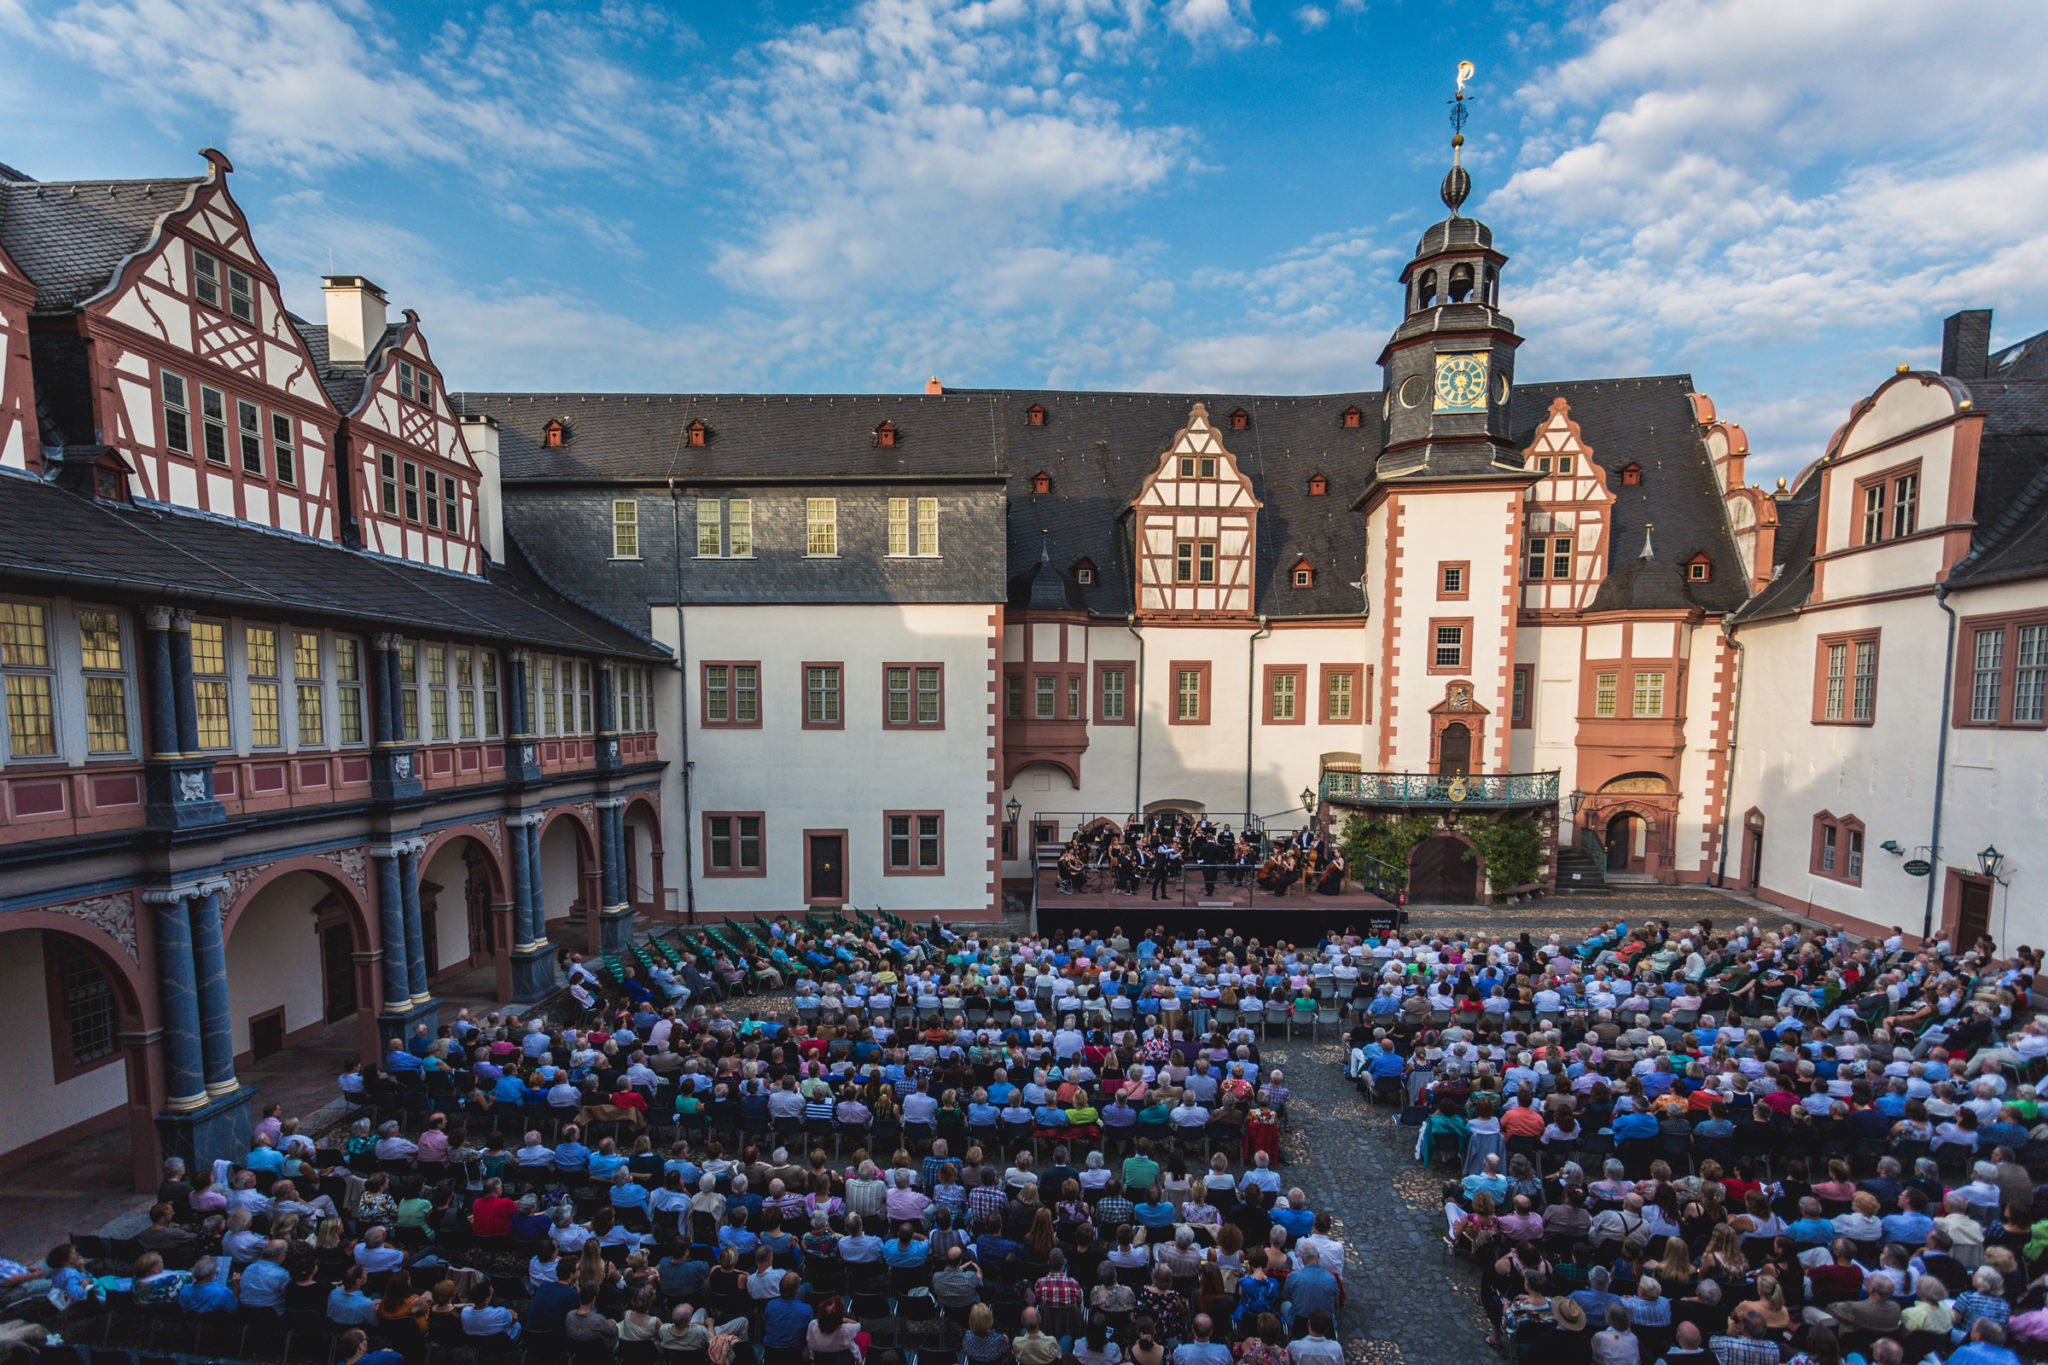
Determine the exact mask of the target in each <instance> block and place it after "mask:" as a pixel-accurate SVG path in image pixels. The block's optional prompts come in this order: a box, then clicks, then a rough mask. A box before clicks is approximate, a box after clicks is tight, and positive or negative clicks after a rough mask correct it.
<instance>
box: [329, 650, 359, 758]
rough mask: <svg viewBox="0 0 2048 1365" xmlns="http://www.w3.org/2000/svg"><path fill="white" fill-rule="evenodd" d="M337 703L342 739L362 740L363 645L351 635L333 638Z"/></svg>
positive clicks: (345, 742) (348, 740) (335, 703)
mask: <svg viewBox="0 0 2048 1365" xmlns="http://www.w3.org/2000/svg"><path fill="white" fill-rule="evenodd" d="M334 683H335V687H334V705H335V712H336V714H337V716H338V717H339V719H340V723H341V742H342V743H343V744H361V743H362V742H363V738H364V736H363V645H362V642H361V641H360V640H357V639H354V638H352V637H349V636H336V637H335V640H334Z"/></svg>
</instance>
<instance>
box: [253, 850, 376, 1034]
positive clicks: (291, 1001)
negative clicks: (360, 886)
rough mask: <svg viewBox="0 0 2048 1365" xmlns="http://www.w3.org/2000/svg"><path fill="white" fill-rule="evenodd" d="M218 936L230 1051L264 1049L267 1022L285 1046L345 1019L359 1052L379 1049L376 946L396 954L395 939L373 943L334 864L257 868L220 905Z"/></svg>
mask: <svg viewBox="0 0 2048 1365" xmlns="http://www.w3.org/2000/svg"><path fill="white" fill-rule="evenodd" d="M222 933H223V935H224V937H225V944H226V953H227V966H228V1003H229V1023H230V1026H231V1028H232V1030H233V1035H234V1049H235V1055H236V1056H237V1058H249V1057H251V1056H252V1055H253V1054H254V1053H256V1052H257V1051H259V1050H261V1051H265V1052H267V1051H268V1050H269V1043H270V1041H271V1039H272V1038H273V1037H275V1036H276V1035H274V1034H272V1033H271V1032H270V1030H272V1029H273V1028H274V1027H275V1028H277V1029H279V1030H280V1031H281V1035H282V1036H281V1038H279V1039H278V1041H279V1043H280V1045H282V1046H289V1045H291V1044H292V1043H293V1042H295V1041H297V1040H298V1039H300V1038H302V1037H306V1036H310V1035H311V1034H313V1033H314V1032H317V1031H318V1030H319V1029H321V1028H325V1027H326V1026H327V1025H329V1024H332V1023H339V1022H341V1021H342V1020H344V1019H348V1018H351V1017H353V1018H354V1020H355V1021H356V1046H357V1048H358V1049H359V1050H360V1052H361V1054H362V1055H363V1056H364V1057H377V1056H380V1055H382V1051H383V1048H382V1046H381V1044H380V1042H379V1038H378V1033H377V1011H378V1009H379V1007H380V1006H381V1005H382V1003H383V997H382V994H381V992H380V986H381V982H380V979H379V974H378V970H377V967H378V958H379V956H380V952H379V950H380V949H382V950H384V951H388V952H396V953H397V954H398V955H399V957H400V959H401V960H402V959H403V958H404V955H405V945H404V944H394V945H385V944H382V943H381V942H380V941H379V938H378V935H377V931H376V928H375V926H374V924H373V922H372V921H371V919H370V917H369V914H368V912H367V911H366V910H365V908H364V906H363V902H362V899H361V897H360V896H359V895H358V893H357V890H356V888H355V886H354V885H353V884H352V883H350V882H349V881H348V880H347V879H346V878H344V877H341V876H339V875H337V874H336V871H335V867H334V864H332V863H330V862H327V861H326V860H324V859H320V858H294V859H288V860H286V861H283V862H279V863H275V864H273V865H271V866H270V867H267V868H265V869H264V870H263V871H262V873H261V874H260V875H258V876H256V877H255V878H253V879H251V880H250V881H249V882H248V883H247V884H246V885H244V886H243V887H242V889H241V891H240V892H239V893H238V894H236V896H235V898H234V902H233V904H231V905H229V906H228V907H227V908H226V910H225V911H224V912H223V922H222ZM273 1021H275V1022H273ZM259 1043H261V1044H263V1047H262V1048H260V1049H259V1048H258V1047H257V1044H259Z"/></svg>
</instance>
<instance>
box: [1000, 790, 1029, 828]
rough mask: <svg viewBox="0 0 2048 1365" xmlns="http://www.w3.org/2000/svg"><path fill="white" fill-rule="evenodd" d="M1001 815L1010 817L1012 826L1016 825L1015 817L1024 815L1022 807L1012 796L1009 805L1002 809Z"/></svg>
mask: <svg viewBox="0 0 2048 1365" xmlns="http://www.w3.org/2000/svg"><path fill="white" fill-rule="evenodd" d="M1003 813H1004V814H1006V815H1008V816H1009V817H1010V823H1011V824H1013V825H1014V824H1016V823H1017V817H1018V816H1019V815H1022V814H1023V813H1024V805H1023V803H1022V802H1020V801H1019V800H1018V799H1017V798H1016V797H1014V796H1013V797H1011V798H1010V803H1009V804H1008V805H1006V806H1004V807H1003Z"/></svg>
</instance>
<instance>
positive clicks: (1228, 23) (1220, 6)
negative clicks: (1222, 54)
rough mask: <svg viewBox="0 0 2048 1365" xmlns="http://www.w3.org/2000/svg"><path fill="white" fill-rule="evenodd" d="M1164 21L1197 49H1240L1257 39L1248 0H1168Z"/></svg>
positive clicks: (1249, 0)
mask: <svg viewBox="0 0 2048 1365" xmlns="http://www.w3.org/2000/svg"><path fill="white" fill-rule="evenodd" d="M1166 22H1167V24H1168V26H1170V27H1171V28H1172V29H1173V31H1174V32H1176V33H1178V34H1180V35H1181V36H1182V37H1183V38H1186V39H1187V40H1188V41H1189V42H1191V43H1194V44H1196V45H1197V46H1198V47H1199V46H1206V45H1209V44H1221V45H1222V46H1224V47H1243V46H1244V45H1245V44H1246V43H1249V42H1252V41H1253V40H1255V39H1256V38H1257V37H1258V33H1257V31H1256V30H1255V29H1254V28H1253V26H1252V6H1251V0H1168V3H1167V6H1166Z"/></svg>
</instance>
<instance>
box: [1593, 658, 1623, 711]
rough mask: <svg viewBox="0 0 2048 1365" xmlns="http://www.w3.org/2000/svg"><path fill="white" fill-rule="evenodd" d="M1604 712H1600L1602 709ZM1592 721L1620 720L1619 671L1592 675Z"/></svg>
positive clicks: (1614, 670)
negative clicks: (1603, 708)
mask: <svg viewBox="0 0 2048 1365" xmlns="http://www.w3.org/2000/svg"><path fill="white" fill-rule="evenodd" d="M1603 706H1604V707H1605V708H1606V709H1605V710H1602V709H1601V708H1602V707H1603ZM1593 719H1594V720H1620V719H1621V670H1620V669H1619V668H1616V669H1612V670H1603V671H1596V672H1595V673H1594V674H1593Z"/></svg>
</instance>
